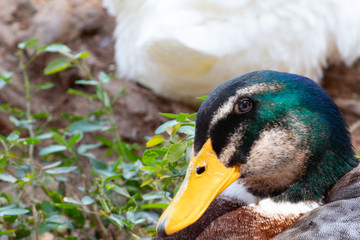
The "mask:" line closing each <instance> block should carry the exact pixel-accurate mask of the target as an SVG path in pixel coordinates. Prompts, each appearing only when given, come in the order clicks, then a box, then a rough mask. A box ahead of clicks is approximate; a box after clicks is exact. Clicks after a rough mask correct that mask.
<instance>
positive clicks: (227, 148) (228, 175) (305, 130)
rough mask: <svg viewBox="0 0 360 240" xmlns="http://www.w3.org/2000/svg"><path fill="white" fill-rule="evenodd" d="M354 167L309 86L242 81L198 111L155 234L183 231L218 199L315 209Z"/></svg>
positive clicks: (327, 110) (334, 114) (271, 78)
mask: <svg viewBox="0 0 360 240" xmlns="http://www.w3.org/2000/svg"><path fill="white" fill-rule="evenodd" d="M357 163H358V161H357V159H356V158H355V154H354V151H353V148H352V145H351V140H350V136H349V132H348V130H347V126H346V123H345V121H344V119H343V117H342V115H341V113H340V111H339V109H338V107H337V106H336V105H335V104H334V102H333V101H332V100H331V98H330V97H329V96H328V95H327V94H326V92H325V91H324V90H322V89H321V87H319V86H318V85H317V84H316V83H314V82H313V81H312V80H310V79H308V78H305V77H302V76H299V75H294V74H288V73H281V72H275V71H257V72H252V73H248V74H245V75H243V76H240V77H238V78H236V79H233V80H230V81H228V82H226V83H224V84H222V85H220V86H218V87H217V88H216V89H215V90H214V91H213V92H212V93H210V94H209V96H208V97H207V99H206V100H205V101H204V102H203V104H202V105H201V107H200V109H199V111H198V115H197V119H196V131H195V139H194V146H193V156H192V159H191V161H190V163H189V166H188V169H187V173H186V177H185V179H184V182H183V183H182V185H181V187H180V189H179V191H178V192H177V194H176V196H175V197H174V199H173V200H172V202H171V203H170V205H169V206H168V208H167V209H166V210H165V212H164V213H163V215H162V216H161V217H160V219H159V222H158V226H157V232H158V234H159V235H162V236H166V235H170V234H173V233H175V232H177V231H179V230H182V229H183V228H185V227H187V226H189V225H191V224H192V223H194V222H195V221H197V220H198V219H199V218H200V217H201V215H202V214H203V213H204V212H205V210H206V209H207V207H208V206H209V205H210V203H211V202H212V201H213V200H214V198H216V197H217V196H218V195H219V194H222V195H229V196H231V197H234V198H237V199H240V200H242V201H243V202H245V203H246V204H251V203H254V204H256V203H258V202H259V201H260V200H261V199H268V198H270V199H271V200H272V201H275V202H290V203H299V202H317V203H321V201H322V199H323V197H324V195H325V194H326V193H327V191H328V190H329V189H330V188H331V186H332V185H334V184H335V183H336V182H337V181H338V180H339V179H340V178H341V177H342V176H343V175H345V174H346V173H347V172H349V171H350V170H351V169H353V168H354V167H355V166H356V165H357Z"/></svg>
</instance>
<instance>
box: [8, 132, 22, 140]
mask: <svg viewBox="0 0 360 240" xmlns="http://www.w3.org/2000/svg"><path fill="white" fill-rule="evenodd" d="M19 137H20V132H19V131H17V130H15V131H13V132H12V133H10V135H9V136H8V137H7V140H8V141H15V140H18V139H19Z"/></svg>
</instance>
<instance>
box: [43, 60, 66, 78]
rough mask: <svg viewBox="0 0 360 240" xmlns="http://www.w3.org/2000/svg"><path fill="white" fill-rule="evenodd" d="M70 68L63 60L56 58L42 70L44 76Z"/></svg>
mask: <svg viewBox="0 0 360 240" xmlns="http://www.w3.org/2000/svg"><path fill="white" fill-rule="evenodd" d="M70 66H71V64H70V62H69V61H68V60H66V59H64V58H57V59H55V60H53V61H51V62H50V63H49V64H48V65H47V66H46V67H45V69H44V74H45V75H50V74H54V73H58V72H61V71H63V70H65V69H67V68H69V67H70Z"/></svg>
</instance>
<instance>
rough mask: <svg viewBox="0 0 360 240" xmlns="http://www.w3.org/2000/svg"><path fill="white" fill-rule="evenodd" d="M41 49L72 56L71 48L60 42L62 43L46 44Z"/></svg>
mask: <svg viewBox="0 0 360 240" xmlns="http://www.w3.org/2000/svg"><path fill="white" fill-rule="evenodd" d="M42 51H45V52H57V53H60V54H63V55H65V56H67V57H70V58H72V57H73V56H72V55H71V49H70V48H69V47H68V46H66V45H64V44H62V43H53V44H50V45H48V46H45V47H44V48H42Z"/></svg>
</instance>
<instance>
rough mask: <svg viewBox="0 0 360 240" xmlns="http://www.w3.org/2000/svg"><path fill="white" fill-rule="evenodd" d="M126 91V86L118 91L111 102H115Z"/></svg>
mask: <svg viewBox="0 0 360 240" xmlns="http://www.w3.org/2000/svg"><path fill="white" fill-rule="evenodd" d="M125 92H126V89H125V88H121V89H120V90H119V91H117V93H116V94H115V96H114V97H113V99H112V100H111V103H114V102H115V101H116V100H117V99H118V98H119V97H120V96H121V95H122V94H123V93H125Z"/></svg>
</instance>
